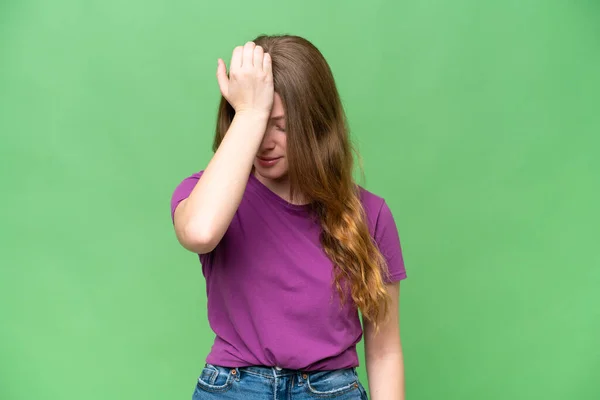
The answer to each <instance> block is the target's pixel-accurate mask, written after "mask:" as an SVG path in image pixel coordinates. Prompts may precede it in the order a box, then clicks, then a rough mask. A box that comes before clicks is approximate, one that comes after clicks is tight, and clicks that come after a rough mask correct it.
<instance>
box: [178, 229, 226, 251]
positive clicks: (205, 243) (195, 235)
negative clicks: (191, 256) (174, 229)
mask: <svg viewBox="0 0 600 400" xmlns="http://www.w3.org/2000/svg"><path fill="white" fill-rule="evenodd" d="M178 237H179V242H180V243H181V245H182V246H183V247H184V248H185V249H187V250H189V251H191V252H193V253H197V254H206V253H210V252H211V251H213V250H214V249H215V247H217V244H218V240H216V235H214V234H212V233H211V232H210V231H209V230H206V229H203V230H200V229H193V228H190V227H186V228H185V229H184V230H183V232H182V234H181V235H178Z"/></svg>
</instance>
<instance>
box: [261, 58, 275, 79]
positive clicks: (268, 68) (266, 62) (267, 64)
mask: <svg viewBox="0 0 600 400" xmlns="http://www.w3.org/2000/svg"><path fill="white" fill-rule="evenodd" d="M263 71H265V72H266V73H267V76H269V77H270V78H273V60H271V54H269V53H265V55H264V57H263Z"/></svg>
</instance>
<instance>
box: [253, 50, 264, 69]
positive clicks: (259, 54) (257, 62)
mask: <svg viewBox="0 0 600 400" xmlns="http://www.w3.org/2000/svg"><path fill="white" fill-rule="evenodd" d="M264 55H265V51H264V50H263V48H262V47H261V46H256V47H255V48H254V66H255V67H256V68H258V69H260V70H262V69H263V58H264Z"/></svg>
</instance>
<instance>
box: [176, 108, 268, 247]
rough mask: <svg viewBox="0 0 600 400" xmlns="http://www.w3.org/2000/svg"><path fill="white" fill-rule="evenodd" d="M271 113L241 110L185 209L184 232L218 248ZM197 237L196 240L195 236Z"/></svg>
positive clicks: (239, 200) (234, 210)
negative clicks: (243, 111) (244, 111)
mask: <svg viewBox="0 0 600 400" xmlns="http://www.w3.org/2000/svg"><path fill="white" fill-rule="evenodd" d="M267 120H268V114H265V115H263V114H258V113H250V112H248V113H243V114H242V113H238V114H236V116H235V117H234V119H233V121H232V123H231V126H230V127H229V130H228V131H227V133H226V134H225V137H224V138H223V140H222V142H221V144H220V146H219V148H218V150H217V151H216V152H215V155H214V156H213V158H212V159H211V161H210V162H209V164H208V166H207V167H206V169H205V170H204V173H203V174H202V176H201V177H200V179H199V181H198V183H197V184H196V186H195V187H194V189H193V190H192V192H191V194H190V196H189V197H188V198H187V200H186V202H185V204H184V207H183V209H182V212H181V221H182V223H181V224H180V226H181V229H182V230H183V232H182V233H183V235H184V236H187V237H188V238H189V239H190V240H191V241H194V240H198V241H200V242H202V243H205V244H206V243H209V244H211V246H210V247H214V246H216V245H217V244H218V242H219V241H220V240H221V238H222V237H223V235H224V234H225V232H226V230H227V228H228V227H229V224H230V223H231V220H232V219H233V216H234V214H235V212H236V211H237V209H238V207H239V205H240V202H241V200H242V196H243V194H244V190H245V188H246V184H247V182H248V175H249V174H250V171H251V169H252V164H253V162H254V158H255V157H256V153H257V152H258V149H259V147H260V144H261V142H262V139H263V136H264V132H265V130H266V126H267ZM192 237H193V238H195V239H192Z"/></svg>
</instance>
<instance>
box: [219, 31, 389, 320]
mask: <svg viewBox="0 0 600 400" xmlns="http://www.w3.org/2000/svg"><path fill="white" fill-rule="evenodd" d="M254 43H256V45H260V46H262V47H263V49H264V51H265V52H268V53H269V54H270V55H271V59H272V66H273V80H274V87H275V92H277V93H278V94H279V96H280V97H281V101H282V103H283V108H284V110H285V119H286V135H287V149H286V153H287V158H288V165H289V171H288V176H289V181H290V195H291V198H292V199H295V198H296V195H298V194H302V196H303V197H304V198H305V199H308V200H309V201H310V203H311V205H312V210H313V212H314V215H315V216H316V218H317V221H319V222H320V224H321V227H322V233H321V236H320V241H321V244H322V246H323V249H324V251H325V253H326V254H327V256H328V257H329V258H330V259H331V261H332V262H333V265H334V274H333V283H334V285H335V287H336V289H337V291H338V293H339V295H340V298H341V301H342V304H343V303H344V302H345V301H346V300H347V295H348V294H349V295H350V297H351V298H352V301H353V302H354V304H355V305H356V306H357V307H358V309H359V310H360V312H361V313H362V315H363V317H365V318H367V319H368V320H369V321H371V322H372V323H373V324H374V326H375V328H376V330H377V329H378V328H379V327H380V324H381V322H382V321H383V320H384V319H385V318H387V316H388V311H389V294H388V293H387V291H386V288H385V285H384V274H386V273H387V271H388V270H387V266H386V262H385V259H384V257H383V256H382V254H381V252H380V251H379V249H378V248H377V245H376V243H375V242H374V241H373V239H372V237H371V235H370V233H369V229H368V227H367V222H366V215H365V212H364V209H363V206H362V203H361V200H360V192H359V187H358V185H357V184H356V183H355V182H354V179H353V176H352V172H353V167H354V158H353V152H355V153H356V154H357V155H358V153H357V152H356V149H355V148H354V146H353V145H352V143H351V141H350V138H349V129H348V123H347V118H346V115H345V112H344V109H343V106H342V102H341V100H340V96H339V93H338V90H337V88H336V84H335V80H334V77H333V74H332V72H331V70H330V67H329V65H328V63H327V62H326V60H325V58H324V57H323V55H322V54H321V52H320V51H319V50H318V49H317V48H316V47H315V46H314V45H313V44H312V43H311V42H309V41H308V40H306V39H304V38H302V37H299V36H293V35H275V36H267V35H261V36H259V37H257V38H256V39H254ZM234 115H235V111H234V109H233V108H232V107H231V105H230V104H229V103H228V102H227V100H226V99H225V98H223V97H221V102H220V104H219V111H218V117H217V126H216V134H215V139H214V143H213V151H215V152H216V151H217V149H218V147H219V145H220V144H221V141H222V140H223V137H224V136H225V133H226V132H227V130H228V129H229V126H230V124H231V121H232V119H233V117H234ZM361 170H362V169H361Z"/></svg>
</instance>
